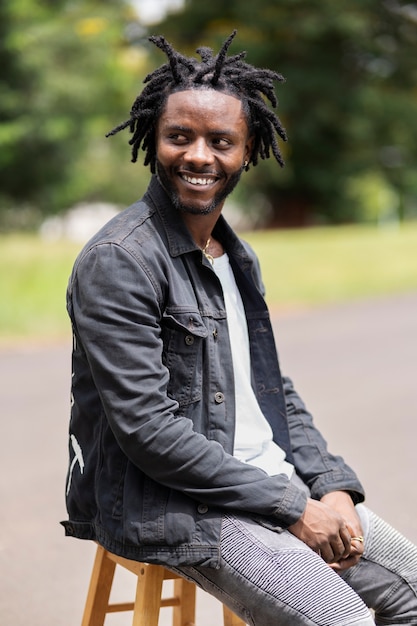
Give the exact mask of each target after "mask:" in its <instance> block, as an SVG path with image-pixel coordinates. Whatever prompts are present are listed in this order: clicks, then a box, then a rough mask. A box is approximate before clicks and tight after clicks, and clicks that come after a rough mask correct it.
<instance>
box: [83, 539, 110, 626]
mask: <svg viewBox="0 0 417 626" xmlns="http://www.w3.org/2000/svg"><path fill="white" fill-rule="evenodd" d="M106 554H107V553H106V550H105V549H104V548H103V547H102V546H98V548H97V552H96V558H95V560H94V566H93V571H92V573H91V579H90V586H89V589H88V594H87V600H86V603H85V608H84V615H83V620H82V622H81V626H103V624H104V619H105V617H106V611H107V606H108V603H109V597H110V591H111V586H112V583H113V577H114V570H115V567H116V564H115V563H113V561H111V560H110V559H108V558H107V556H106Z"/></svg>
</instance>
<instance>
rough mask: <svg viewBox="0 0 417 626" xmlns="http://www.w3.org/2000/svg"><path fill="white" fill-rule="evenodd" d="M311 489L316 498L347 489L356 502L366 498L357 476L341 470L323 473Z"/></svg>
mask: <svg viewBox="0 0 417 626" xmlns="http://www.w3.org/2000/svg"><path fill="white" fill-rule="evenodd" d="M310 489H311V497H312V498H314V499H315V500H320V499H321V498H322V497H323V496H324V495H326V494H327V493H330V492H332V491H346V492H347V493H348V494H349V495H350V497H351V498H352V500H353V503H354V504H359V503H360V502H363V501H364V500H365V491H364V489H363V487H362V485H361V483H360V482H359V480H358V479H357V478H356V476H355V475H349V474H347V473H345V472H343V471H340V470H339V471H338V470H336V471H333V472H329V473H328V474H322V475H321V476H319V477H318V478H317V479H316V480H315V481H314V483H313V484H312V485H310Z"/></svg>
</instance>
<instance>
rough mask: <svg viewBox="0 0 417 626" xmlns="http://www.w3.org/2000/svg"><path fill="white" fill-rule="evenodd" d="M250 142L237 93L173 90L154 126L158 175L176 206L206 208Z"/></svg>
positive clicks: (224, 192) (215, 201)
mask: <svg viewBox="0 0 417 626" xmlns="http://www.w3.org/2000/svg"><path fill="white" fill-rule="evenodd" d="M252 143H253V142H252V139H251V138H250V137H249V130H248V125H247V122H246V117H245V114H244V112H243V108H242V103H241V101H240V100H238V99H237V98H235V97H233V96H230V95H227V94H225V93H222V92H219V91H215V90H213V89H209V90H204V89H193V90H187V91H179V92H176V93H173V94H171V95H170V96H168V99H167V102H166V105H165V108H164V109H163V111H162V114H161V116H160V118H159V120H158V124H157V128H156V157H157V173H158V176H159V179H160V181H161V183H162V185H163V186H164V188H165V190H166V191H167V192H168V194H169V195H170V197H171V200H172V201H173V203H174V205H175V206H176V207H177V208H178V209H179V210H181V211H184V212H186V213H192V214H195V215H199V214H201V215H204V214H207V213H210V212H212V211H213V210H214V209H215V208H216V207H220V208H221V207H222V205H223V203H224V200H225V198H226V197H227V196H228V195H229V194H230V193H231V191H232V190H233V189H234V187H235V186H236V184H237V183H238V181H239V178H240V175H241V173H242V171H243V165H244V162H245V160H248V159H249V157H250V150H251V147H252Z"/></svg>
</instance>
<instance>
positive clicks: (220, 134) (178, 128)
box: [163, 124, 240, 137]
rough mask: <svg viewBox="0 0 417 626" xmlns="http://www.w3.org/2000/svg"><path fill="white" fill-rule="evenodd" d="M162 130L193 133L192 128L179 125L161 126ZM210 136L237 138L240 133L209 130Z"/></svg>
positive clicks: (228, 130)
mask: <svg viewBox="0 0 417 626" xmlns="http://www.w3.org/2000/svg"><path fill="white" fill-rule="evenodd" d="M163 129H164V130H165V131H167V130H169V131H173V130H175V131H178V132H182V133H192V132H194V131H193V129H192V128H189V127H188V126H183V125H181V124H167V125H166V126H163ZM209 134H210V135H214V136H216V137H217V136H218V137H224V136H225V135H226V136H228V137H239V136H240V133H237V132H235V131H232V130H230V129H226V128H225V129H221V128H218V129H214V130H211V131H210V133H209Z"/></svg>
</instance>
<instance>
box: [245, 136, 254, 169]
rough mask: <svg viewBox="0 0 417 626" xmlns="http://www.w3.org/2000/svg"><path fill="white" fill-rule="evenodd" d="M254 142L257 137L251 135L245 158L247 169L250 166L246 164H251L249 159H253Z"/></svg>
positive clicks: (246, 146) (247, 143)
mask: <svg viewBox="0 0 417 626" xmlns="http://www.w3.org/2000/svg"><path fill="white" fill-rule="evenodd" d="M254 143H255V137H254V136H253V135H252V136H251V137H248V140H247V142H246V145H245V158H244V162H245V169H247V168H248V165H246V164H249V161H250V159H251V156H252V150H253V144H254Z"/></svg>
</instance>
